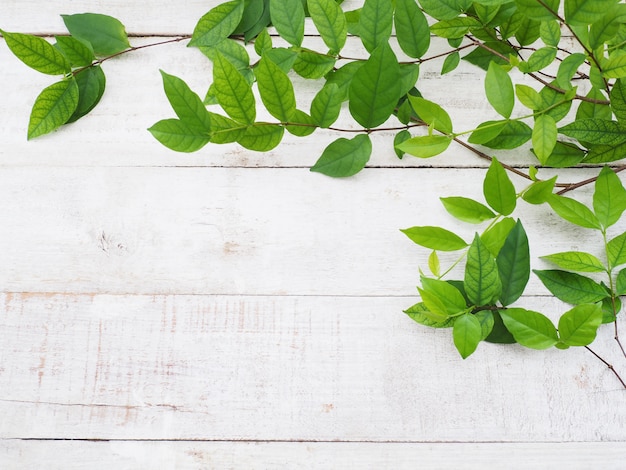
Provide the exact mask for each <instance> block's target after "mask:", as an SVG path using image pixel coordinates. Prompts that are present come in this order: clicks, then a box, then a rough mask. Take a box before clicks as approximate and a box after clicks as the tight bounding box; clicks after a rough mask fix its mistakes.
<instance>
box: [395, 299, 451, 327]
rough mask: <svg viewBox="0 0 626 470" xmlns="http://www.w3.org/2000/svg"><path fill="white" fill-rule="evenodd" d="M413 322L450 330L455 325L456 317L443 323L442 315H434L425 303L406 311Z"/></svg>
mask: <svg viewBox="0 0 626 470" xmlns="http://www.w3.org/2000/svg"><path fill="white" fill-rule="evenodd" d="M404 313H406V314H407V315H408V316H409V317H410V318H411V319H412V320H414V321H416V322H417V323H419V324H421V325H424V326H429V327H431V328H450V327H451V326H452V325H453V324H454V317H451V318H446V319H444V320H443V321H441V320H439V319H441V315H434V314H433V313H432V312H431V311H430V310H428V307H426V304H424V302H419V303H417V304H415V305H413V306H412V307H409V308H408V309H406V310H405V311H404Z"/></svg>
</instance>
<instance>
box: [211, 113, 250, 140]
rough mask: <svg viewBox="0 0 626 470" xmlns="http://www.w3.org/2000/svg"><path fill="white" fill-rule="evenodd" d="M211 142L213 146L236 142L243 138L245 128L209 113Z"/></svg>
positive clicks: (218, 115)
mask: <svg viewBox="0 0 626 470" xmlns="http://www.w3.org/2000/svg"><path fill="white" fill-rule="evenodd" d="M209 118H210V125H209V128H210V129H211V132H210V134H209V136H210V138H211V142H213V143H215V144H228V143H231V142H237V141H238V140H239V139H240V138H241V137H243V135H244V133H245V130H246V128H245V127H244V126H242V125H241V124H239V123H238V122H236V121H233V120H232V119H228V118H227V117H225V116H222V115H221V114H216V113H211V112H210V113H209Z"/></svg>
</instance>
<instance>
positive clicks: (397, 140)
mask: <svg viewBox="0 0 626 470" xmlns="http://www.w3.org/2000/svg"><path fill="white" fill-rule="evenodd" d="M410 138H411V133H410V132H409V131H407V130H406V129H404V130H402V131H400V132H398V133H397V134H396V135H395V137H394V138H393V148H394V151H395V152H396V155H397V157H398V158H400V159H402V157H404V151H403V150H400V149H399V148H398V146H399V145H400V144H401V143H402V142H406V141H407V140H409V139H410Z"/></svg>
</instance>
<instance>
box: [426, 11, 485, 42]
mask: <svg viewBox="0 0 626 470" xmlns="http://www.w3.org/2000/svg"><path fill="white" fill-rule="evenodd" d="M481 26H482V25H481V24H480V22H479V21H478V20H477V19H476V18H472V17H471V16H460V17H457V18H452V19H450V20H443V21H438V22H437V23H435V24H433V25H432V26H431V27H430V31H431V33H433V34H435V35H436V36H439V37H442V38H446V39H456V38H462V37H463V36H465V35H466V34H467V33H468V32H469V31H470V29H472V28H480V27H481Z"/></svg>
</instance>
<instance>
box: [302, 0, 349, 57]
mask: <svg viewBox="0 0 626 470" xmlns="http://www.w3.org/2000/svg"><path fill="white" fill-rule="evenodd" d="M307 5H308V7H309V13H310V14H311V19H312V20H313V23H314V24H315V27H316V28H317V30H318V31H319V33H320V36H322V40H323V41H324V43H325V44H326V45H327V46H328V48H329V49H330V50H331V51H332V52H334V53H337V52H339V51H340V50H341V49H342V48H343V46H344V45H345V43H346V38H347V35H348V22H347V21H346V17H345V15H344V14H343V10H342V9H341V7H340V6H339V5H337V3H336V2H335V1H334V0H307Z"/></svg>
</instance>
